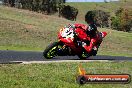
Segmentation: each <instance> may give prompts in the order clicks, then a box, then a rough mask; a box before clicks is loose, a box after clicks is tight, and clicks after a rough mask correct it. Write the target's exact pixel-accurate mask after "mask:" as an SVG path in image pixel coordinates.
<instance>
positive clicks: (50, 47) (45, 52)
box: [43, 42, 59, 59]
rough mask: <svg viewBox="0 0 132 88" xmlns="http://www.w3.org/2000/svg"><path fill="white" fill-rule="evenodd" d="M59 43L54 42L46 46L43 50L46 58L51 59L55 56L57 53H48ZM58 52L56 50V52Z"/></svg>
mask: <svg viewBox="0 0 132 88" xmlns="http://www.w3.org/2000/svg"><path fill="white" fill-rule="evenodd" d="M58 44H59V42H53V43H51V44H50V45H49V46H47V47H46V49H45V50H44V52H43V56H44V57H45V58H46V59H51V58H53V57H54V56H55V55H53V56H48V53H49V52H50V50H52V49H53V48H54V47H55V46H57V45H58ZM55 53H56V52H55Z"/></svg>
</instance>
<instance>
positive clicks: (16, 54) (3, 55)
mask: <svg viewBox="0 0 132 88" xmlns="http://www.w3.org/2000/svg"><path fill="white" fill-rule="evenodd" d="M54 61H55V62H59V61H60V62H61V61H64V62H66V61H81V60H80V59H79V58H78V57H77V56H57V57H55V58H53V59H45V58H44V57H43V53H42V52H36V51H11V50H0V63H13V62H14V63H23V62H36V63H37V62H40V63H41V62H44V63H46V62H54ZM83 61H132V57H124V56H105V55H97V56H92V57H89V58H87V59H86V60H83Z"/></svg>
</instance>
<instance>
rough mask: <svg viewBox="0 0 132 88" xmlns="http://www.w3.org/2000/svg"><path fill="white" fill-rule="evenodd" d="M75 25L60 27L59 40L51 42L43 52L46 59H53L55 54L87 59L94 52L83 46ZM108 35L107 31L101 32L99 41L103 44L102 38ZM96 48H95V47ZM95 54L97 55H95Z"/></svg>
mask: <svg viewBox="0 0 132 88" xmlns="http://www.w3.org/2000/svg"><path fill="white" fill-rule="evenodd" d="M81 31H82V30H80V31H76V28H75V27H72V26H68V27H64V28H62V29H60V31H59V33H58V38H59V41H57V42H53V43H51V44H50V45H49V46H48V47H47V48H46V49H45V50H44V52H43V56H44V57H45V58H46V59H51V58H53V57H55V56H75V55H77V56H78V57H79V58H80V59H86V58H88V57H90V56H93V55H94V54H93V53H92V52H90V53H89V54H88V53H87V52H86V51H85V49H84V48H83V47H82V43H83V41H81V40H79V38H78V34H79V33H77V32H81ZM106 35H107V33H106V32H99V37H100V40H99V42H98V43H97V44H98V45H99V44H101V42H102V39H103V38H104V37H105V36H106ZM93 50H94V49H93ZM94 56H95V55H94Z"/></svg>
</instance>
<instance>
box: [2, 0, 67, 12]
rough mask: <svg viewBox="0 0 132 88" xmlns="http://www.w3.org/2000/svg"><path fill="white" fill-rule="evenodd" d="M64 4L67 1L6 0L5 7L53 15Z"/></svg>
mask: <svg viewBox="0 0 132 88" xmlns="http://www.w3.org/2000/svg"><path fill="white" fill-rule="evenodd" d="M64 2H65V0H4V5H8V6H12V7H17V8H22V9H28V10H32V11H36V12H42V13H47V14H51V13H55V12H57V5H58V4H60V3H64Z"/></svg>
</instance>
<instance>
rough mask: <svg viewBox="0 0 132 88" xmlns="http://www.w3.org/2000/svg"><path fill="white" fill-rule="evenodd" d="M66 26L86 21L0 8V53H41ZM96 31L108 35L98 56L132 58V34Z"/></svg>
mask: <svg viewBox="0 0 132 88" xmlns="http://www.w3.org/2000/svg"><path fill="white" fill-rule="evenodd" d="M80 6H81V5H80ZM68 23H85V22H84V21H82V20H78V21H68V20H66V19H63V18H58V17H56V16H48V15H43V14H41V13H35V12H30V11H28V10H20V9H16V8H9V7H4V6H0V40H1V41H0V50H32V51H35V50H36V51H43V50H44V49H45V48H46V46H48V44H50V43H51V42H54V41H57V32H58V30H59V29H60V28H61V27H63V26H64V25H66V24H68ZM99 30H100V31H107V32H108V33H109V34H108V36H106V38H105V39H104V42H103V43H102V44H101V46H100V49H99V52H98V54H99V55H118V56H132V46H131V42H132V33H125V32H119V31H114V30H110V29H108V30H106V29H99Z"/></svg>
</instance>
